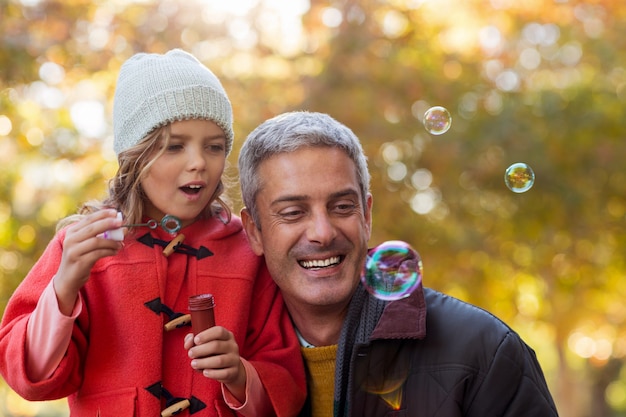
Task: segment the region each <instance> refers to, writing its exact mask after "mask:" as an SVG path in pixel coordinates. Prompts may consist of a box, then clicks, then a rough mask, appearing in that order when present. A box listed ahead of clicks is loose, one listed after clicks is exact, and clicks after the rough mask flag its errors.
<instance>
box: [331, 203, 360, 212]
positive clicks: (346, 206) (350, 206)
mask: <svg viewBox="0 0 626 417" xmlns="http://www.w3.org/2000/svg"><path fill="white" fill-rule="evenodd" d="M357 207H358V206H357V205H356V204H354V203H341V204H337V205H336V206H335V211H337V212H339V213H351V212H353V211H354V210H356V209H357Z"/></svg>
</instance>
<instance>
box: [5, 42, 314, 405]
mask: <svg viewBox="0 0 626 417" xmlns="http://www.w3.org/2000/svg"><path fill="white" fill-rule="evenodd" d="M113 124H114V149H115V151H116V153H117V155H118V161H119V170H118V172H117V174H116V176H115V177H114V178H113V179H112V180H111V181H110V184H109V195H108V196H107V197H106V198H105V199H104V200H103V201H102V202H96V203H89V204H86V205H85V206H84V207H83V208H82V209H81V211H80V212H79V214H77V215H74V216H71V217H70V218H68V219H66V221H64V222H62V223H61V226H62V228H60V230H59V232H58V233H57V235H56V236H55V238H54V239H53V240H52V242H51V243H50V244H49V245H48V248H47V249H46V251H45V252H44V254H43V255H42V257H41V258H40V259H39V260H38V262H37V263H36V264H35V266H34V267H33V269H32V270H31V271H30V273H29V274H28V275H27V277H26V278H25V279H24V281H23V282H22V284H21V285H20V286H19V287H18V288H17V290H16V291H15V293H14V294H13V296H12V297H11V300H10V301H9V304H8V306H7V308H6V311H5V314H4V317H3V319H2V323H1V326H0V373H1V374H2V376H3V377H4V378H5V380H6V381H7V382H8V383H9V385H10V386H11V387H12V388H13V389H14V390H15V391H16V392H17V393H18V394H20V395H21V396H22V397H24V398H26V399H29V400H49V399H56V398H62V397H69V398H68V400H69V407H70V411H71V413H72V415H77V416H96V415H99V416H115V417H121V416H157V415H162V416H170V415H174V414H176V415H183V416H185V415H194V416H198V417H201V416H226V415H244V416H255V417H257V416H265V415H267V416H270V415H277V416H293V415H296V414H297V413H298V411H299V409H300V407H301V405H302V404H303V401H304V396H305V393H306V388H305V382H304V381H305V380H304V370H303V367H302V362H301V357H300V351H299V347H298V342H297V339H296V337H295V335H294V334H293V332H292V330H291V329H292V326H291V324H290V321H289V318H288V315H287V313H286V311H285V310H284V307H283V301H282V298H281V297H280V294H279V292H278V290H277V288H276V286H275V285H274V283H273V281H272V279H271V277H270V276H269V275H268V273H267V272H266V269H265V266H264V264H263V263H262V258H259V257H257V256H255V255H254V254H253V252H252V251H251V250H250V248H249V245H248V241H247V239H246V235H245V233H244V231H243V229H242V225H241V221H240V219H239V218H238V217H236V216H232V215H231V212H230V210H229V208H228V206H227V205H226V204H225V203H224V201H223V200H222V199H221V197H220V196H221V195H222V193H223V191H224V184H223V182H222V174H223V171H224V167H225V163H226V157H227V155H228V154H229V152H230V150H231V147H232V141H233V130H232V108H231V105H230V101H229V99H228V97H227V95H226V92H225V91H224V89H223V88H222V85H221V84H220V82H219V80H218V79H217V78H216V77H215V75H214V74H213V73H212V72H211V71H210V70H209V69H208V68H206V67H205V66H204V65H202V64H201V63H200V62H199V61H198V60H197V59H196V58H195V57H193V56H192V55H190V54H188V53H186V52H183V51H181V50H172V51H170V52H168V53H166V54H164V55H160V54H143V53H141V54H137V55H135V56H133V57H131V58H130V59H129V60H128V61H126V62H125V63H124V65H123V66H122V68H121V71H120V74H119V78H118V84H117V88H116V92H115V97H114V112H113ZM120 231H124V232H123V233H121V234H120ZM116 239H118V240H116ZM120 240H121V241H120ZM206 293H210V294H213V296H214V300H215V304H216V306H215V321H216V323H217V325H216V326H214V327H211V328H209V329H207V330H204V331H201V332H198V333H197V334H195V335H194V334H192V333H190V327H189V326H188V325H189V322H190V320H189V318H188V317H189V316H188V311H189V307H188V300H189V297H190V296H192V295H196V294H206ZM239 413H240V414H239Z"/></svg>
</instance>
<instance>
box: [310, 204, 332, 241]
mask: <svg viewBox="0 0 626 417" xmlns="http://www.w3.org/2000/svg"><path fill="white" fill-rule="evenodd" d="M336 235H337V231H336V229H335V226H334V224H333V223H332V221H331V218H330V217H329V216H328V213H326V212H324V213H316V214H313V215H312V216H311V221H310V223H309V226H308V229H307V238H308V239H309V241H310V242H316V243H319V244H320V245H328V244H330V243H331V242H332V241H333V239H335V237H336Z"/></svg>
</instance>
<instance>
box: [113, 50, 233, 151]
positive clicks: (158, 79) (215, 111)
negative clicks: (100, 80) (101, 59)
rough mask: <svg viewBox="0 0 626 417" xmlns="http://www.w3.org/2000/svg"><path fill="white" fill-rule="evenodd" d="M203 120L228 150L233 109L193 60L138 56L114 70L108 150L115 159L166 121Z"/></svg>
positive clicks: (180, 54)
mask: <svg viewBox="0 0 626 417" xmlns="http://www.w3.org/2000/svg"><path fill="white" fill-rule="evenodd" d="M186 119H206V120H211V121H213V122H215V124H217V125H218V126H219V127H221V128H222V130H223V131H224V133H225V135H226V155H228V154H229V152H230V150H231V148H232V145H233V136H234V134H233V110H232V107H231V105H230V100H229V99H228V96H227V95H226V91H224V87H222V84H221V83H220V81H219V79H218V78H217V77H216V76H215V75H214V74H213V73H212V72H211V70H209V69H208V68H207V67H206V66H204V65H203V64H202V63H200V61H198V60H197V59H196V58H195V57H194V56H193V55H191V54H189V53H187V52H185V51H183V50H180V49H173V50H171V51H169V52H167V53H166V54H163V55H161V54H147V53H138V54H135V55H133V56H132V57H131V58H129V59H128V60H127V61H126V62H125V63H124V64H123V65H122V68H121V69H120V73H119V76H118V79H117V87H116V89H115V97H114V99H113V133H114V142H113V149H114V150H115V153H116V154H117V155H119V154H120V152H122V151H124V150H126V149H128V148H130V147H132V146H134V145H136V144H137V143H139V141H140V140H141V139H143V138H144V137H146V135H148V133H150V132H151V131H153V130H154V129H156V128H158V127H161V126H164V125H166V124H168V123H170V122H173V121H177V120H186Z"/></svg>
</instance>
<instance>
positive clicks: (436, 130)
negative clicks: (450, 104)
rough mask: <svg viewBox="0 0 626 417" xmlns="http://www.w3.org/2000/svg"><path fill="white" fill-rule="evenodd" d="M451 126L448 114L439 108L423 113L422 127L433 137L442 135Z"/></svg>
mask: <svg viewBox="0 0 626 417" xmlns="http://www.w3.org/2000/svg"><path fill="white" fill-rule="evenodd" d="M450 126H452V116H450V112H449V111H448V110H447V109H446V108H445V107H441V106H435V107H431V108H430V109H428V110H426V113H424V127H425V128H426V130H428V132H430V133H432V134H433V135H443V134H444V133H446V132H447V131H448V129H450Z"/></svg>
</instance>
